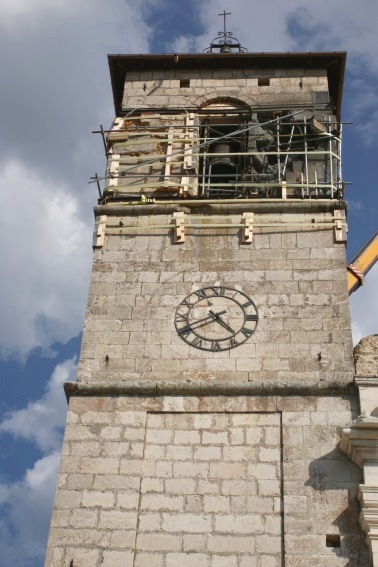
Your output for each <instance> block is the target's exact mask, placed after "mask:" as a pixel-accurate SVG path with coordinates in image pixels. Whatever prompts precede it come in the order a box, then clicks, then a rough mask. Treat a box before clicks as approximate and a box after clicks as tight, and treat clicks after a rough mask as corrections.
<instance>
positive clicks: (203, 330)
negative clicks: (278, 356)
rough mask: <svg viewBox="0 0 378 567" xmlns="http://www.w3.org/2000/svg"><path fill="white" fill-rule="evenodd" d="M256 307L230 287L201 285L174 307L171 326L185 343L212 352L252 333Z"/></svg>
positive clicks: (238, 342)
mask: <svg viewBox="0 0 378 567" xmlns="http://www.w3.org/2000/svg"><path fill="white" fill-rule="evenodd" d="M257 322H258V313H257V308H256V305H255V304H254V302H253V301H252V299H251V298H249V297H248V295H246V294H245V293H243V292H242V291H238V290H237V289H233V288H231V287H221V286H213V287H204V288H202V289H198V290H197V291H194V292H193V293H191V294H190V295H188V297H186V298H185V299H184V300H183V301H182V302H181V303H180V305H179V306H178V307H177V309H176V314H175V327H176V330H177V332H178V334H179V335H180V337H181V338H182V339H183V340H184V341H185V342H187V343H188V344H189V345H191V346H193V347H195V348H199V349H201V350H210V351H213V352H216V351H220V350H229V349H231V348H235V347H237V346H239V345H241V344H243V343H244V342H245V341H247V340H248V339H249V338H250V337H251V336H252V335H253V333H254V332H255V330H256V327H257Z"/></svg>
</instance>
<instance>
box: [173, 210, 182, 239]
mask: <svg viewBox="0 0 378 567" xmlns="http://www.w3.org/2000/svg"><path fill="white" fill-rule="evenodd" d="M172 222H173V224H174V238H175V242H176V244H181V243H182V242H185V228H184V223H185V213H183V212H181V211H179V212H177V213H173V218H172Z"/></svg>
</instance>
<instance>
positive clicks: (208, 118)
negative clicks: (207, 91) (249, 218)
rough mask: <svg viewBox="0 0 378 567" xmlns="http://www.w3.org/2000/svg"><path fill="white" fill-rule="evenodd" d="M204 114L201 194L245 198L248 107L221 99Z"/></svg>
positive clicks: (209, 196) (206, 109)
mask: <svg viewBox="0 0 378 567" xmlns="http://www.w3.org/2000/svg"><path fill="white" fill-rule="evenodd" d="M202 112H203V113H204V114H203V115H202V116H201V121H200V124H201V128H200V141H201V145H202V146H203V149H202V153H201V157H200V167H199V169H200V171H201V178H202V182H201V184H200V195H201V196H202V197H205V198H225V199H227V198H229V199H230V198H231V199H235V198H239V197H242V196H244V195H245V189H243V187H242V186H241V184H240V182H243V181H244V178H245V172H246V170H247V159H246V155H245V152H246V149H247V143H248V130H247V124H248V119H249V116H250V111H249V109H247V108H246V105H245V104H237V105H234V104H230V103H227V102H223V101H221V100H219V101H217V102H212V103H211V104H208V105H207V106H206V107H205V108H204V109H203V110H202Z"/></svg>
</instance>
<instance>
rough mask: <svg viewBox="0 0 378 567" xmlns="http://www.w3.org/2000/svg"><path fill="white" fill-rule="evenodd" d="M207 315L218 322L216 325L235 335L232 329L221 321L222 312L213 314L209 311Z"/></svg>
mask: <svg viewBox="0 0 378 567" xmlns="http://www.w3.org/2000/svg"><path fill="white" fill-rule="evenodd" d="M209 313H211V314H212V315H214V317H215V320H216V321H218V323H220V324H221V325H222V327H224V328H225V329H227V331H230V333H232V334H233V335H234V334H235V331H234V329H232V328H231V327H230V326H229V325H227V323H226V321H223V319H222V318H221V315H223V313H224V311H221V312H220V313H214V312H213V311H211V310H210V311H209Z"/></svg>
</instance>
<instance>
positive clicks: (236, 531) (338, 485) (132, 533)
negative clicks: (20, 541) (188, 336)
mask: <svg viewBox="0 0 378 567" xmlns="http://www.w3.org/2000/svg"><path fill="white" fill-rule="evenodd" d="M356 415H357V404H356V400H355V397H354V396H349V395H348V396H347V395H346V396H340V395H336V396H329V397H328V396H323V397H319V396H308V397H300V396H287V397H285V396H283V397H280V396H271V397H260V396H234V397H231V396H228V397H225V396H219V395H218V396H214V397H212V396H201V397H198V396H184V397H181V396H152V397H151V396H146V397H139V396H127V395H120V396H117V397H101V396H92V397H71V399H70V404H69V412H68V418H67V426H66V432H65V439H64V448H63V453H62V459H61V464H60V471H59V481H58V488H57V494H56V499H55V507H54V513H53V517H52V523H51V531H50V537H49V545H48V552H47V557H46V563H45V567H53V566H54V567H55V566H58V565H59V566H60V567H61V566H67V567H68V566H69V565H74V566H75V567H77V566H79V567H176V566H177V565H180V566H183V567H189V566H190V565H192V564H193V563H195V564H197V565H199V566H200V567H281V565H283V564H285V565H286V567H310V566H311V567H313V565H317V566H319V567H340V566H344V567H346V566H348V567H368V566H369V559H368V555H367V550H366V548H365V545H364V542H363V535H362V532H360V529H359V525H358V513H359V510H358V505H357V502H356V498H355V495H356V489H357V485H358V482H360V481H361V471H360V469H359V468H358V467H357V466H356V465H354V464H353V463H352V462H351V461H350V460H349V459H348V458H347V457H346V456H345V455H343V454H342V453H341V452H340V451H339V450H338V448H337V443H338V441H339V432H340V428H341V427H343V426H345V425H347V424H349V423H350V420H351V419H352V418H354V417H355V416H356ZM330 544H331V545H330ZM284 561H285V563H284ZM72 562H73V563H72Z"/></svg>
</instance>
